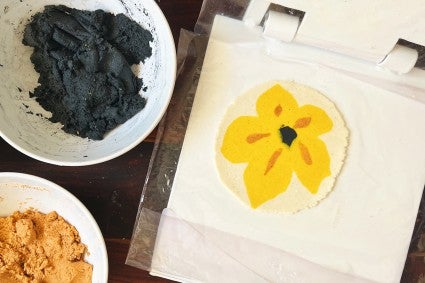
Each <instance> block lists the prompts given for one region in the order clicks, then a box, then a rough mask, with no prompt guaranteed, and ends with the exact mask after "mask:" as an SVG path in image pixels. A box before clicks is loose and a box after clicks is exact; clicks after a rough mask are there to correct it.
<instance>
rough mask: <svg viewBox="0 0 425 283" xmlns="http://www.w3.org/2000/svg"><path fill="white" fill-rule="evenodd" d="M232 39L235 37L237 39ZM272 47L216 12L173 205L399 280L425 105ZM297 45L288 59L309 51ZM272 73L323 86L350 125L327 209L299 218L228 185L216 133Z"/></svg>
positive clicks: (232, 229) (423, 174) (418, 189)
mask: <svg viewBox="0 0 425 283" xmlns="http://www.w3.org/2000/svg"><path fill="white" fill-rule="evenodd" d="M223 38H232V41H233V42H232V44H229V43H228V42H225V41H223V40H222V39H223ZM238 41H239V42H242V43H240V44H239V43H238ZM267 44H268V43H267V42H266V41H265V40H263V39H262V38H261V36H260V35H259V33H255V32H252V31H251V30H249V29H248V28H246V27H244V26H243V24H241V23H240V22H238V21H234V20H230V19H227V18H224V17H220V16H217V17H216V20H215V23H214V26H213V30H212V33H211V39H210V42H209V46H208V50H207V54H206V58H205V61H204V66H203V72H202V76H201V79H200V83H199V86H198V90H197V94H196V98H195V101H194V105H193V111H192V114H191V118H190V121H189V126H188V129H187V133H186V138H185V142H184V145H183V150H182V153H181V157H180V161H179V165H178V169H177V174H176V178H175V181H174V185H173V190H172V195H171V198H170V201H169V206H168V208H169V210H170V211H172V212H173V213H174V214H175V215H176V216H177V217H179V218H181V219H182V220H183V221H187V222H189V223H194V224H199V225H202V226H205V227H211V228H214V229H217V230H219V231H223V232H225V233H229V234H231V235H235V236H240V237H244V238H248V239H251V240H253V241H256V242H258V243H260V244H264V245H268V246H270V247H273V248H276V249H280V250H282V251H284V252H287V253H289V254H292V255H295V256H298V257H301V258H303V259H306V260H308V261H311V262H313V263H317V264H319V265H321V266H323V267H325V268H330V269H332V270H335V271H338V272H343V273H347V274H350V275H353V276H356V277H360V278H365V279H369V280H373V281H378V282H398V281H399V280H400V276H401V273H402V269H403V266H404V262H405V258H406V254H407V250H408V246H409V243H410V238H411V234H412V230H413V227H414V223H415V219H416V215H417V210H418V206H419V202H420V199H421V195H422V190H423V187H424V184H425V150H424V141H425V123H424V121H425V105H424V104H421V103H419V102H416V101H414V100H411V99H408V98H405V97H403V96H400V95H399V94H395V93H392V92H390V91H388V90H384V89H382V88H378V87H375V86H374V85H372V84H370V83H366V82H362V81H360V80H356V79H353V78H350V77H348V76H346V75H344V74H343V73H341V72H338V71H335V70H332V69H329V68H325V67H321V66H319V65H315V64H304V63H300V62H297V61H285V60H280V61H279V60H276V59H274V58H273V57H272V56H269V55H270V54H269V55H268V54H267V52H266V50H268V48H267ZM294 50H295V51H293V52H294V53H293V54H287V55H288V57H291V58H295V57H297V56H298V57H302V55H303V54H301V53H300V54H297V51H296V49H294ZM310 51H311V52H310V55H314V54H315V51H314V49H312V50H310ZM320 52H322V51H317V56H319V55H320ZM281 57H285V56H281ZM281 59H282V58H281ZM318 60H320V59H318ZM335 60H336V61H335V62H336V63H335V62H333V63H334V64H336V65H338V62H337V59H335ZM339 62H340V63H341V64H349V63H350V60H345V59H344V60H340V61H339ZM356 64H357V65H359V68H361V67H362V66H361V64H358V62H357V61H353V65H350V66H348V65H347V66H343V67H344V68H343V69H350V68H351V66H354V65H356ZM357 65H356V66H357ZM345 67H346V68H345ZM374 71H376V72H381V71H380V70H378V69H376V70H374ZM367 72H373V71H371V69H370V68H368V69H367ZM367 72H366V71H365V73H367ZM377 76H378V77H379V76H381V75H380V74H379V75H377ZM383 76H384V77H386V78H389V77H391V76H392V75H388V76H386V75H383ZM424 79H425V77H424ZM269 80H295V81H296V82H299V83H302V84H305V85H308V86H310V87H313V88H316V89H318V90H319V91H320V92H322V93H323V94H325V95H326V96H327V97H328V98H330V99H331V100H332V101H333V102H334V103H335V104H336V106H337V108H338V109H339V110H340V111H341V113H342V115H343V116H344V119H345V121H346V124H347V127H348V129H349V131H350V142H349V147H348V153H347V159H346V163H345V166H344V167H343V169H342V172H341V174H340V176H339V177H338V179H337V182H336V186H335V188H334V191H333V192H332V193H331V194H330V195H329V197H327V198H326V199H325V200H324V201H322V202H321V203H320V204H319V205H318V206H316V207H314V208H311V209H307V210H303V211H301V212H299V213H296V214H293V215H286V214H275V215H272V214H266V213H259V212H257V211H255V210H253V209H251V208H249V207H247V206H245V205H244V204H242V203H241V202H240V201H239V200H238V199H237V198H236V197H234V196H233V195H232V193H231V192H230V191H229V190H228V189H227V188H226V187H224V185H223V184H222V182H221V181H220V179H219V177H218V174H217V172H216V167H215V163H214V154H215V152H214V147H215V142H216V134H217V130H218V126H219V124H220V121H221V119H222V117H223V115H224V113H225V111H226V109H227V107H228V106H229V105H230V104H231V103H232V102H233V100H234V99H235V97H236V96H239V95H241V94H243V93H244V92H246V91H247V90H249V89H250V88H252V87H254V86H256V85H259V84H262V83H264V82H266V81H269ZM403 80H404V79H403ZM371 81H374V80H371ZM406 81H408V79H406ZM158 244H160V242H159V243H158ZM157 251H160V249H156V251H155V253H157ZM158 256H160V255H158ZM182 258H184V255H182ZM259 268H260V267H259ZM170 272H172V271H170ZM229 276H231V274H229Z"/></svg>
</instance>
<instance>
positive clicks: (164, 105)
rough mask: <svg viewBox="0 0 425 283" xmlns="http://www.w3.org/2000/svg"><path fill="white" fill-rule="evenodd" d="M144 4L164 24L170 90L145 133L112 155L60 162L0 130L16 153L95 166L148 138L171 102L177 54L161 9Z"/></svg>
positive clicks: (71, 163)
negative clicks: (168, 52) (32, 150)
mask: <svg viewBox="0 0 425 283" xmlns="http://www.w3.org/2000/svg"><path fill="white" fill-rule="evenodd" d="M145 1H146V2H149V3H150V5H151V8H152V9H151V11H152V13H153V14H155V15H156V16H157V17H158V20H159V21H161V22H163V23H165V24H164V25H163V26H162V28H163V30H164V36H165V37H166V41H167V42H169V43H170V51H172V52H170V54H169V55H170V56H169V58H168V60H169V62H170V66H171V68H170V75H171V76H170V78H169V79H170V80H171V83H170V88H169V90H168V93H167V94H166V95H164V99H163V101H164V103H162V104H161V105H160V107H158V110H159V111H157V113H158V114H157V116H156V117H155V119H154V120H153V123H151V125H150V126H149V127H148V129H147V130H146V132H145V133H144V134H143V135H141V136H140V137H139V138H137V139H136V140H135V141H134V142H132V143H130V144H129V145H127V146H126V147H124V148H122V149H120V150H117V151H116V152H114V153H112V154H108V155H106V156H104V157H99V158H95V159H92V160H87V161H61V160H57V159H53V158H48V157H43V156H40V155H37V154H35V153H33V152H30V151H28V150H26V149H25V148H23V147H21V146H20V145H18V144H17V143H15V142H14V141H13V140H12V139H10V138H9V137H8V136H7V135H5V134H4V133H3V131H2V130H1V129H0V136H1V137H2V138H3V139H4V140H5V141H6V142H7V143H9V144H10V145H11V146H12V147H14V148H15V149H17V150H18V151H20V152H22V153H23V154H25V155H27V156H29V157H31V158H34V159H36V160H39V161H42V162H45V163H49V164H53V165H59V166H89V165H95V164H99V163H103V162H106V161H109V160H112V159H115V158H117V157H119V156H121V155H123V154H125V153H127V152H129V151H130V150H132V149H133V148H135V147H136V146H137V145H139V144H140V143H141V142H142V141H143V140H145V139H146V138H147V136H149V135H150V134H151V133H152V131H153V130H154V129H155V127H156V126H157V125H158V124H159V122H160V121H161V119H162V117H163V116H164V114H165V113H166V111H167V108H168V105H169V104H170V101H171V97H172V95H173V92H174V87H175V82H176V77H177V54H176V45H175V43H174V37H173V33H172V32H171V28H170V25H169V23H168V21H167V19H166V17H165V15H164V13H163V12H162V10H161V8H159V6H158V4H157V3H156V2H155V1H154V0H145Z"/></svg>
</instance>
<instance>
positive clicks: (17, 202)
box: [0, 173, 108, 283]
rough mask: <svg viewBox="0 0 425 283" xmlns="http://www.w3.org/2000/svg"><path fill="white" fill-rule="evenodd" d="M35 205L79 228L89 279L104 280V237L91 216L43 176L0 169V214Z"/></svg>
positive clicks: (39, 209) (105, 278) (105, 271)
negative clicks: (90, 267)
mask: <svg viewBox="0 0 425 283" xmlns="http://www.w3.org/2000/svg"><path fill="white" fill-rule="evenodd" d="M28 208H35V209H36V210H38V211H40V212H42V213H49V212H51V211H56V212H57V213H58V214H59V215H61V216H62V217H63V218H64V219H65V220H66V221H67V222H68V223H70V224H71V225H73V226H74V227H75V228H76V229H77V230H78V232H79V234H80V237H81V241H82V242H83V243H84V244H86V245H87V247H88V251H89V253H90V254H89V255H88V256H86V261H87V262H89V263H90V264H92V265H93V277H92V279H93V280H92V282H93V283H104V282H107V280H108V255H107V253H106V246H105V241H104V240H103V236H102V233H101V232H100V229H99V227H98V226H97V224H96V221H95V220H94V218H93V216H92V215H91V214H90V212H89V211H88V210H87V208H86V207H85V206H84V205H83V204H82V203H81V202H80V201H79V200H78V199H77V198H76V197H74V196H73V195H72V194H71V193H69V192H68V191H67V190H65V189H63V188H62V187H60V186H58V185H56V184H54V183H52V182H50V181H47V180H45V179H42V178H39V177H35V176H31V175H26V174H19V173H0V216H1V217H5V216H9V215H11V214H12V213H13V212H15V211H17V210H19V211H21V212H23V211H25V210H27V209H28Z"/></svg>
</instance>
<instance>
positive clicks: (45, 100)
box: [23, 5, 153, 140]
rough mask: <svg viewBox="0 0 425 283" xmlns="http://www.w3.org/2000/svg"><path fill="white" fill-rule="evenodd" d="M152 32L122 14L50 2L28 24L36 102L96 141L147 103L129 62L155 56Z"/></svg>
mask: <svg viewBox="0 0 425 283" xmlns="http://www.w3.org/2000/svg"><path fill="white" fill-rule="evenodd" d="M152 40H153V37H152V34H151V33H150V32H149V31H147V30H145V29H144V28H143V27H141V26H140V25H139V24H137V23H136V22H134V21H133V20H131V19H129V18H128V17H126V16H125V15H124V14H118V15H113V14H111V13H107V12H104V11H102V10H96V11H93V12H91V11H82V10H77V9H72V8H69V7H66V6H62V5H60V6H46V7H45V9H44V11H43V12H41V13H37V14H36V15H35V16H34V17H33V19H32V21H31V22H30V23H29V24H28V25H27V26H26V28H25V32H24V39H23V43H24V44H25V45H28V46H32V47H34V52H33V54H32V56H31V62H32V63H33V64H34V67H35V70H36V71H37V72H38V73H40V78H39V80H38V82H39V84H40V85H39V86H38V87H37V88H36V89H35V90H34V93H33V94H32V96H34V97H35V98H36V100H37V102H38V103H39V104H40V105H41V106H42V107H43V108H44V109H45V110H47V111H50V112H51V113H52V117H51V118H50V120H51V121H52V122H54V123H56V122H60V123H62V125H63V130H64V131H65V132H67V133H70V134H74V135H78V136H80V137H83V138H86V137H88V138H90V139H94V140H99V139H102V138H103V136H104V134H105V133H106V132H107V131H109V130H111V129H113V128H115V127H116V126H118V125H120V124H122V123H124V122H125V121H127V120H128V119H130V118H131V117H133V116H134V115H135V114H137V113H138V112H139V111H140V110H142V109H143V108H144V107H145V105H146V99H145V98H143V97H142V96H141V95H140V94H139V91H140V89H141V88H142V87H143V81H142V79H140V78H137V77H136V76H135V75H134V74H133V72H132V70H131V65H133V64H138V63H140V62H145V60H146V58H148V57H150V56H151V55H152V48H151V46H150V42H151V41H152Z"/></svg>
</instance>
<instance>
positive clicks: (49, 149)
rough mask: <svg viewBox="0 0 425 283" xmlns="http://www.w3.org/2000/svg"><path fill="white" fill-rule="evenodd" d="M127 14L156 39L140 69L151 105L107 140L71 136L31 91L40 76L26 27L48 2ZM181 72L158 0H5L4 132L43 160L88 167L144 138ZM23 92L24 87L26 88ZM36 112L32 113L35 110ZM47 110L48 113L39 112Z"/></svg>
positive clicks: (1, 20)
mask: <svg viewBox="0 0 425 283" xmlns="http://www.w3.org/2000/svg"><path fill="white" fill-rule="evenodd" d="M54 4H63V5H67V6H69V7H73V8H78V9H85V10H96V9H103V10H105V11H108V12H111V13H114V14H118V13H124V14H126V15H127V16H129V17H130V18H132V19H133V20H135V21H136V22H138V23H139V24H140V25H142V26H143V27H144V28H146V29H148V30H149V31H150V32H151V33H152V34H153V37H154V41H153V44H152V51H153V55H152V56H151V57H150V58H149V59H147V60H146V62H145V64H144V65H143V66H142V67H141V68H140V74H139V76H141V77H143V82H144V84H145V85H146V86H147V87H148V90H147V92H146V93H144V94H143V95H144V96H145V97H147V105H146V107H145V109H143V110H142V111H141V112H139V113H138V114H137V115H135V116H134V117H133V118H132V119H130V120H129V121H127V122H126V123H124V124H123V125H121V126H119V127H118V128H116V129H114V130H113V131H111V132H109V133H108V134H107V135H106V137H105V138H104V139H103V140H101V141H92V140H88V139H82V138H79V137H75V136H72V135H70V134H66V133H65V132H63V131H62V130H61V125H60V124H59V123H56V124H53V123H51V122H50V121H48V120H47V119H46V118H44V117H51V113H49V112H46V111H45V110H44V109H43V108H42V107H41V106H40V105H39V104H38V103H37V102H36V101H35V100H34V99H32V98H30V97H29V91H33V90H34V88H35V87H36V86H37V80H38V77H39V75H38V74H37V73H36V72H35V70H34V67H33V65H32V63H31V61H30V56H31V53H32V48H30V47H27V46H24V45H23V44H22V37H23V31H24V28H25V25H26V23H27V22H28V20H29V19H30V17H31V16H32V15H34V14H35V13H36V12H40V11H42V10H43V7H44V6H45V5H54ZM175 75H176V53H175V46H174V41H173V36H172V34H171V32H170V28H169V26H168V23H167V21H166V19H165V17H164V15H163V14H162V12H161V10H160V9H159V7H158V6H157V4H156V3H155V2H154V1H153V0H143V1H139V0H108V1H100V0H41V1H36V0H25V1H16V0H1V1H0V135H1V136H2V137H3V138H4V139H5V140H6V141H7V142H8V143H10V144H11V145H12V146H13V147H15V148H16V149H18V150H19V151H21V152H23V153H24V154H27V155H29V156H31V157H33V158H35V159H38V160H40V161H44V162H48V163H52V164H57V165H65V166H82V165H90V164H95V163H100V162H103V161H107V160H110V159H112V158H115V157H117V156H119V155H121V154H123V153H125V152H127V151H129V150H130V149H132V148H133V147H135V146H136V145H137V144H139V143H140V142H141V141H143V140H144V139H145V138H146V137H147V136H148V135H149V133H150V132H151V131H152V130H153V129H154V128H155V126H156V125H157V124H158V122H159V121H160V119H161V117H162V116H163V114H164V112H165V110H166V108H167V106H168V103H169V101H170V98H171V95H172V91H173V88H174V82H175ZM20 90H21V91H20ZM29 113H30V114H29ZM37 114H42V115H37Z"/></svg>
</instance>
